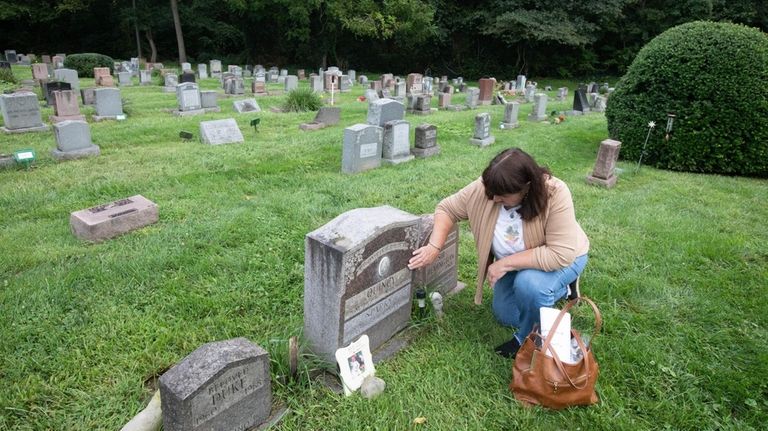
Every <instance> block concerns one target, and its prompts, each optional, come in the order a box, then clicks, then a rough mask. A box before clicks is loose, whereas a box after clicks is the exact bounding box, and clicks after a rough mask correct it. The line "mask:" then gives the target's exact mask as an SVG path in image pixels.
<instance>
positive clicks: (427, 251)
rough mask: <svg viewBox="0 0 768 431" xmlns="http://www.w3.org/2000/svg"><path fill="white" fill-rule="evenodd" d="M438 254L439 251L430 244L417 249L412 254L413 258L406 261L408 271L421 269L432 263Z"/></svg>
mask: <svg viewBox="0 0 768 431" xmlns="http://www.w3.org/2000/svg"><path fill="white" fill-rule="evenodd" d="M439 254H440V249H439V248H437V247H435V246H433V245H432V244H427V245H425V246H424V247H421V248H417V249H416V250H415V251H414V252H413V257H411V260H409V261H408V269H419V268H423V267H425V266H427V265H429V264H431V263H432V262H434V261H435V259H437V256H438V255H439Z"/></svg>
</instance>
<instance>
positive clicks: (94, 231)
mask: <svg viewBox="0 0 768 431" xmlns="http://www.w3.org/2000/svg"><path fill="white" fill-rule="evenodd" d="M157 220H158V210H157V205H156V204H155V203H154V202H152V201H150V200H148V199H147V198H145V197H144V196H142V195H135V196H131V197H129V198H127V199H121V200H118V201H114V202H110V203H107V204H104V205H99V206H95V207H93V208H88V209H84V210H80V211H75V212H73V213H71V214H70V216H69V227H70V229H71V230H72V233H74V234H75V236H77V237H78V238H80V239H84V240H87V241H93V242H98V241H103V240H105V239H109V238H113V237H116V236H118V235H120V234H123V233H126V232H130V231H132V230H136V229H139V228H141V227H144V226H147V225H150V224H152V223H155V222H157Z"/></svg>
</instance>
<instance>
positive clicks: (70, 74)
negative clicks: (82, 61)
mask: <svg viewBox="0 0 768 431" xmlns="http://www.w3.org/2000/svg"><path fill="white" fill-rule="evenodd" d="M53 76H54V79H55V80H56V81H60V82H66V83H68V84H69V85H70V87H71V88H72V89H73V90H76V91H80V79H79V78H78V76H77V71H76V70H74V69H56V70H55V71H54V72H53Z"/></svg>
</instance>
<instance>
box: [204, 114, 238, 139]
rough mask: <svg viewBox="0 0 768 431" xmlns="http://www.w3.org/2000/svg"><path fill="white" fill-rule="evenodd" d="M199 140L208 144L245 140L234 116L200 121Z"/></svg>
mask: <svg viewBox="0 0 768 431" xmlns="http://www.w3.org/2000/svg"><path fill="white" fill-rule="evenodd" d="M200 140H201V141H202V143H204V144H208V145H221V144H232V143H238V142H245V139H244V138H243V133H242V132H241V131H240V128H239V127H238V126H237V122H236V121H235V119H234V118H227V119H224V120H213V121H201V122H200Z"/></svg>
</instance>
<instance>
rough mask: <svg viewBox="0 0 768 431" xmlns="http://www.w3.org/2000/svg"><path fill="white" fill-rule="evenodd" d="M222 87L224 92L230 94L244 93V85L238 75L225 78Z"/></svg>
mask: <svg viewBox="0 0 768 431" xmlns="http://www.w3.org/2000/svg"><path fill="white" fill-rule="evenodd" d="M224 84H225V87H224V94H231V95H235V96H238V95H241V94H245V87H244V84H243V78H240V77H238V76H235V77H233V78H229V79H227V80H226V81H225V82H224Z"/></svg>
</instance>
